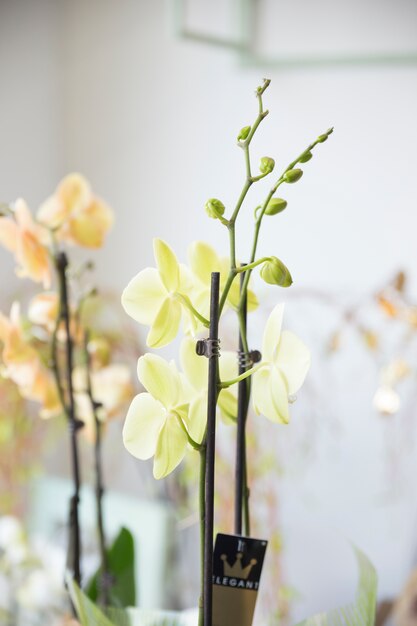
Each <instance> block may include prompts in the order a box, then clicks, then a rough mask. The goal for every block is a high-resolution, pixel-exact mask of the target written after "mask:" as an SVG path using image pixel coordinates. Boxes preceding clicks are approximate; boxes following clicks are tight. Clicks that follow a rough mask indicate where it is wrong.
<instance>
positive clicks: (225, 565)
mask: <svg viewBox="0 0 417 626" xmlns="http://www.w3.org/2000/svg"><path fill="white" fill-rule="evenodd" d="M267 544H268V542H267V541H264V540H261V539H252V538H251V537H241V536H239V535H224V534H222V533H219V534H218V535H217V537H216V544H215V546H214V556H213V626H251V624H252V620H253V614H254V611H255V605H256V598H257V595H258V589H259V581H260V578H261V572H262V566H263V562H264V557H265V551H266V546H267Z"/></svg>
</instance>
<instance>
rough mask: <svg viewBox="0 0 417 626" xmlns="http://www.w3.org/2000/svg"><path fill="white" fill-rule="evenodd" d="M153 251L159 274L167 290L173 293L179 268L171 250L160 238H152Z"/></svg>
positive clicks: (177, 279) (178, 279) (178, 275)
mask: <svg viewBox="0 0 417 626" xmlns="http://www.w3.org/2000/svg"><path fill="white" fill-rule="evenodd" d="M153 251H154V255H155V261H156V264H157V266H158V270H159V275H160V277H161V280H162V282H163V283H164V285H165V287H166V289H167V291H169V292H170V293H174V292H175V291H177V290H178V287H179V282H180V269H179V264H178V260H177V257H176V256H175V253H174V252H173V250H172V249H171V248H170V247H169V245H168V244H167V243H165V241H163V240H162V239H154V240H153Z"/></svg>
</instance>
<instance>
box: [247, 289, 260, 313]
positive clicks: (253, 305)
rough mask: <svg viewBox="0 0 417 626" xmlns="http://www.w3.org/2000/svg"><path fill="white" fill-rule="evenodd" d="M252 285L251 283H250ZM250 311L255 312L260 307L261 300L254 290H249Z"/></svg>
mask: <svg viewBox="0 0 417 626" xmlns="http://www.w3.org/2000/svg"><path fill="white" fill-rule="evenodd" d="M249 284H250V283H249ZM247 296H248V300H247V302H248V305H247V306H248V311H255V310H256V309H257V308H258V306H259V300H258V297H257V295H256V293H255V292H254V291H252V289H248V294H247Z"/></svg>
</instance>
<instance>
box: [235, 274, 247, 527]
mask: <svg viewBox="0 0 417 626" xmlns="http://www.w3.org/2000/svg"><path fill="white" fill-rule="evenodd" d="M242 265H243V264H242ZM244 277H245V275H244V273H243V272H242V273H241V275H240V288H241V290H242V285H243V281H244ZM241 316H242V317H241V324H242V325H243V329H242V328H241V329H240V332H239V353H238V358H239V375H240V374H243V373H244V372H245V371H246V369H247V362H246V360H247V354H246V351H245V346H244V342H243V338H242V330H245V331H246V319H247V297H246V294H244V297H243V300H242V306H241ZM247 383H248V381H247V380H241V381H240V382H239V386H238V401H237V433H236V465H235V534H236V535H241V534H242V510H243V496H244V491H245V490H246V489H247V480H246V432H245V431H246V417H247V411H248V403H247V396H248V393H247V392H248V387H247ZM246 531H247V529H246Z"/></svg>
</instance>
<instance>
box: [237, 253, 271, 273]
mask: <svg viewBox="0 0 417 626" xmlns="http://www.w3.org/2000/svg"><path fill="white" fill-rule="evenodd" d="M270 260H271V257H270V256H264V257H262V259H258V260H257V261H254V262H253V263H249V264H248V265H241V266H240V267H237V268H236V272H237V273H243V272H247V271H248V270H253V269H254V268H255V267H257V266H258V265H262V264H263V263H266V262H267V261H270Z"/></svg>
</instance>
